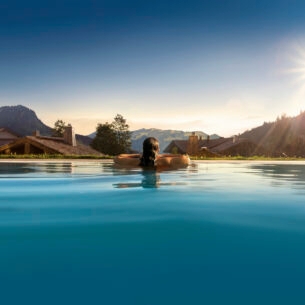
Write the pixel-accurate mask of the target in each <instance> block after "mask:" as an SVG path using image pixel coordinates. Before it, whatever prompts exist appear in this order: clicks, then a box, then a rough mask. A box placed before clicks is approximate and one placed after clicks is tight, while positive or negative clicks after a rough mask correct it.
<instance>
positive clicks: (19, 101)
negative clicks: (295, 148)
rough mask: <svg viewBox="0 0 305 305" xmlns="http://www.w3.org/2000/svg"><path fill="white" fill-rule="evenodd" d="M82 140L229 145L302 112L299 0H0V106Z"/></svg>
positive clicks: (303, 19) (303, 30) (303, 40)
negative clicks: (108, 135)
mask: <svg viewBox="0 0 305 305" xmlns="http://www.w3.org/2000/svg"><path fill="white" fill-rule="evenodd" d="M13 105H24V106H26V107H29V108H31V109H32V110H34V111H35V112H36V114H37V116H38V117H39V118H40V119H41V120H42V121H43V122H44V123H46V124H47V125H49V126H53V125H54V122H55V121H56V120H57V119H62V120H63V121H65V122H66V123H71V124H72V125H73V126H74V128H75V131H76V132H77V133H80V134H89V133H92V132H93V131H95V129H96V126H97V124H98V123H105V122H111V121H112V120H113V118H114V117H115V116H116V114H121V115H123V117H124V118H125V119H126V120H127V123H128V124H129V125H130V130H135V129H139V128H161V129H176V130H185V131H195V130H200V131H203V132H206V133H208V134H213V133H217V134H219V135H221V136H231V135H233V134H238V133H242V132H244V131H245V130H247V129H251V128H254V127H256V126H259V125H261V124H263V123H264V122H270V121H274V120H275V119H276V118H277V116H281V115H282V114H284V113H285V114H286V115H288V116H295V115H297V114H299V113H300V111H303V110H305V1H303V0H285V1H284V0H276V1H275V0H268V1H267V0H256V1H254V0H211V1H205V0H201V1H198V0H188V1H180V0H173V1H169V0H162V1H161V0H154V1H152V0H151V1H146V0H137V1H134V0H131V1H129V0H126V1H124V0H109V1H107V0H105V1H99V0H95V1H94V0H86V1H83V0H52V1H50V0H39V1H33V0H27V1H16V0H0V106H13Z"/></svg>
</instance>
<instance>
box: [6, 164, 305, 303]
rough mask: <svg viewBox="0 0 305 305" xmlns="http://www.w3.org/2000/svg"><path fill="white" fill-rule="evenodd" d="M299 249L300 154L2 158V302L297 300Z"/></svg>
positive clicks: (302, 209)
mask: <svg viewBox="0 0 305 305" xmlns="http://www.w3.org/2000/svg"><path fill="white" fill-rule="evenodd" d="M304 258H305V163H302V162H278V163H275V162H264V163H261V162H196V163H193V164H192V166H190V167H188V168H186V169H181V170H176V171H164V172H159V173H158V172H154V171H143V170H141V169H122V168H115V167H114V166H113V164H112V162H111V161H90V162H86V161H67V162H66V161H65V162H17V163H6V162H3V161H1V163H0V291H1V300H2V304H21V303H23V304H304V300H305V292H304V288H303V286H304V279H305V259H304ZM4 300H5V301H4Z"/></svg>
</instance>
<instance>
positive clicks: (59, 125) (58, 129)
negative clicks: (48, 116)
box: [53, 120, 66, 137]
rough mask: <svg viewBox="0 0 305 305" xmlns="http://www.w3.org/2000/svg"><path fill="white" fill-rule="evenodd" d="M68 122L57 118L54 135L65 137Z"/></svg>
mask: <svg viewBox="0 0 305 305" xmlns="http://www.w3.org/2000/svg"><path fill="white" fill-rule="evenodd" d="M65 127H66V123H65V122H64V121H63V120H57V121H56V122H55V123H54V128H53V137H63V135H64V131H65Z"/></svg>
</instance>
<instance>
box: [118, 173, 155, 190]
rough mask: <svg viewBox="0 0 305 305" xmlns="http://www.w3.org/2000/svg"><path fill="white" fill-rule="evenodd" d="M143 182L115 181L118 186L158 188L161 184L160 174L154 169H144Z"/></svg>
mask: <svg viewBox="0 0 305 305" xmlns="http://www.w3.org/2000/svg"><path fill="white" fill-rule="evenodd" d="M141 174H142V178H141V182H120V183H114V184H113V186H114V187H116V188H131V187H143V188H157V187H160V185H161V178H160V174H159V173H158V172H156V171H154V170H142V172H141Z"/></svg>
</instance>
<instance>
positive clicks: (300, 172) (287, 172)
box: [250, 163, 305, 192]
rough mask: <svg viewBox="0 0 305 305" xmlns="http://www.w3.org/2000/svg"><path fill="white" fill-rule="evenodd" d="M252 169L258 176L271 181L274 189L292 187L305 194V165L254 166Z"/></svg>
mask: <svg viewBox="0 0 305 305" xmlns="http://www.w3.org/2000/svg"><path fill="white" fill-rule="evenodd" d="M250 168H251V171H252V172H253V173H255V174H256V175H260V176H262V177H264V178H266V179H269V180H270V182H271V185H272V186H274V187H281V186H284V185H286V186H287V185H290V187H291V188H293V189H297V190H298V191H303V192H305V164H304V163H282V164H281V163H277V164H268V163H267V164H253V165H250Z"/></svg>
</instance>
